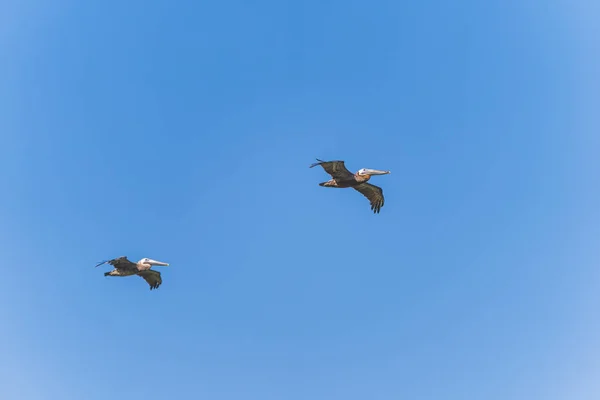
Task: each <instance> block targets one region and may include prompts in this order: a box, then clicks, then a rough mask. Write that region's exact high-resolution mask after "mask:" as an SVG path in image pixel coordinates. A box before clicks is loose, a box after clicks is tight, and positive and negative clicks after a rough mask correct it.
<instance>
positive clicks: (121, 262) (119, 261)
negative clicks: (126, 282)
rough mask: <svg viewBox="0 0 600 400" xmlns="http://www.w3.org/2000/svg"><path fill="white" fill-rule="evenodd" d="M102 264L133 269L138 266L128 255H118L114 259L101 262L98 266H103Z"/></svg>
mask: <svg viewBox="0 0 600 400" xmlns="http://www.w3.org/2000/svg"><path fill="white" fill-rule="evenodd" d="M102 264H110V265H112V266H113V267H115V268H116V269H132V268H137V266H136V264H135V263H133V262H131V261H129V260H128V259H127V257H125V256H123V257H118V258H113V259H112V260H107V261H102V262H101V263H98V264H96V267H99V266H101V265H102Z"/></svg>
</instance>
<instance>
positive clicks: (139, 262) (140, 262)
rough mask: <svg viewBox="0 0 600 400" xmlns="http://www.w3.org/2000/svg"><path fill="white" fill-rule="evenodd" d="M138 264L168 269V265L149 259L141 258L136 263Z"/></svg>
mask: <svg viewBox="0 0 600 400" xmlns="http://www.w3.org/2000/svg"><path fill="white" fill-rule="evenodd" d="M138 264H146V265H149V266H150V267H153V266H155V265H158V266H160V267H168V266H169V263H165V262H162V261H156V260H153V259H151V258H142V259H141V260H140V261H138Z"/></svg>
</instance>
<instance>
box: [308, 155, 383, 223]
mask: <svg viewBox="0 0 600 400" xmlns="http://www.w3.org/2000/svg"><path fill="white" fill-rule="evenodd" d="M317 161H318V162H316V163H313V164H311V165H310V167H309V168H312V167H315V166H317V165H320V166H321V167H323V169H324V170H325V172H327V173H328V174H329V175H331V177H332V178H333V179H330V180H328V181H327V182H321V183H319V186H323V187H331V188H349V187H351V188H353V189H354V190H357V191H359V192H360V193H362V195H363V196H365V197H366V198H367V199H369V202H370V203H371V210H373V213H375V214H379V211H380V210H381V207H383V203H384V198H383V190H382V189H381V188H380V187H379V186H375V185H372V184H370V183H367V181H368V180H369V179H371V176H373V175H387V174H389V173H390V171H380V170H378V169H370V168H361V169H359V170H358V171H357V172H356V173H355V174H353V173H352V172H350V171H348V169H347V168H346V165H345V164H344V161H323V160H319V159H318V158H317Z"/></svg>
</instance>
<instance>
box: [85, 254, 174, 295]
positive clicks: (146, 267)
mask: <svg viewBox="0 0 600 400" xmlns="http://www.w3.org/2000/svg"><path fill="white" fill-rule="evenodd" d="M105 263H108V264H110V265H112V266H113V267H115V269H113V270H112V271H109V272H105V273H104V276H131V275H139V276H141V277H142V278H144V280H145V281H146V282H148V285H150V290H152V289H157V288H158V287H159V286H160V285H161V284H162V278H161V276H160V272H158V271H154V270H152V269H151V268H152V266H154V265H160V266H168V265H169V264H168V263H164V262H162V261H156V260H152V259H150V258H142V259H141V260H140V261H138V262H137V263H134V262H131V261H129V260H128V259H127V257H125V256H123V257H118V258H114V259H112V260H108V261H103V262H101V263H99V264H98V265H96V267H98V266H100V265H102V264H105Z"/></svg>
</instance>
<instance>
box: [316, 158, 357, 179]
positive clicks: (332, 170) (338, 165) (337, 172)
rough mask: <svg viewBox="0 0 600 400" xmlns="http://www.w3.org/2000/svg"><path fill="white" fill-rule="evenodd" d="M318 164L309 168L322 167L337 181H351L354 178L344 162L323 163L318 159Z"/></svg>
mask: <svg viewBox="0 0 600 400" xmlns="http://www.w3.org/2000/svg"><path fill="white" fill-rule="evenodd" d="M317 161H318V162H316V163H314V164H311V165H310V167H309V168H312V167H315V166H317V165H320V166H321V167H323V169H324V170H325V172H327V173H328V174H329V175H331V177H332V178H333V179H335V180H341V181H345V180H349V179H352V178H353V177H354V174H353V173H352V172H350V171H348V169H347V168H346V165H345V164H344V162H343V161H323V160H319V159H318V158H317Z"/></svg>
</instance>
